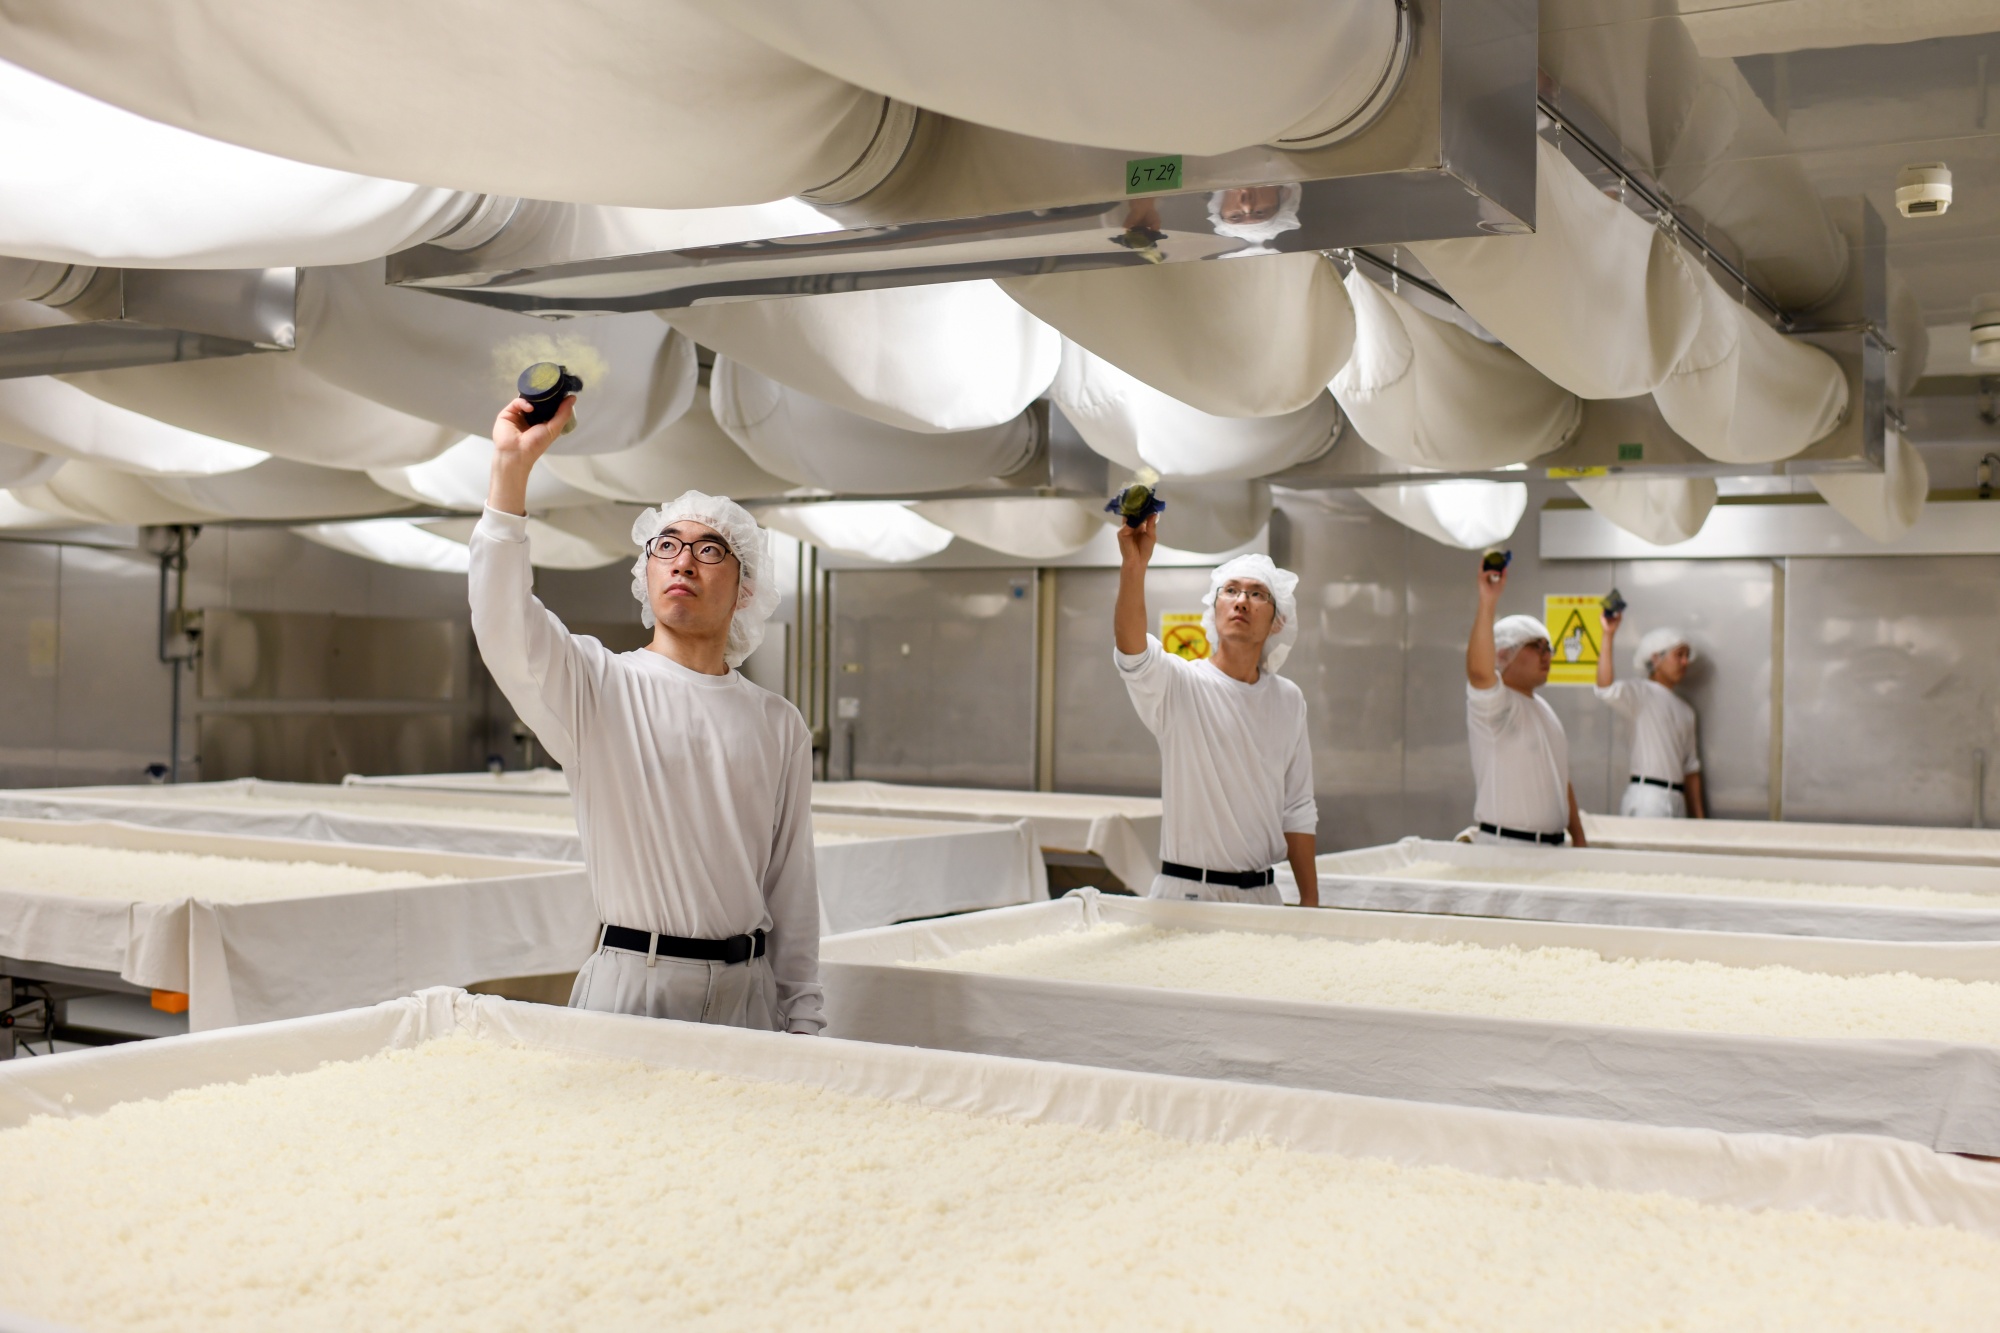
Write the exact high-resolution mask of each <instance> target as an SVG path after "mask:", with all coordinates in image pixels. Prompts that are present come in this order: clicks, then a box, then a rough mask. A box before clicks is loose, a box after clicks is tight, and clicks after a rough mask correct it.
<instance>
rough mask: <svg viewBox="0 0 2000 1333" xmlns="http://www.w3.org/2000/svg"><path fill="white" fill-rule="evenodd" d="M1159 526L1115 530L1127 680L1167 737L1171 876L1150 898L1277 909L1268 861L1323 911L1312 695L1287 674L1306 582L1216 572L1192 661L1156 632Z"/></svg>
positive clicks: (1164, 770) (1164, 875)
mask: <svg viewBox="0 0 2000 1333" xmlns="http://www.w3.org/2000/svg"><path fill="white" fill-rule="evenodd" d="M1158 526H1159V516H1158V515H1157V514H1154V515H1150V516H1148V518H1147V519H1146V521H1145V523H1144V524H1142V525H1141V526H1139V527H1136V528H1134V527H1126V526H1121V527H1120V528H1119V529H1118V553H1119V557H1120V565H1119V571H1118V604H1117V607H1116V608H1115V610H1114V612H1113V622H1112V628H1113V638H1114V640H1115V642H1116V651H1115V653H1114V654H1113V656H1114V658H1115V660H1116V662H1117V664H1118V673H1119V675H1120V676H1121V677H1122V678H1123V679H1124V681H1125V690H1126V693H1128V694H1129V695H1131V696H1132V706H1133V707H1134V708H1136V709H1137V710H1138V712H1139V720H1140V721H1142V722H1144V723H1145V724H1146V729H1147V730H1149V731H1151V732H1152V733H1153V735H1154V736H1156V737H1158V738H1159V742H1160V795H1161V798H1162V801H1161V803H1162V805H1163V807H1164V811H1163V814H1164V818H1163V819H1162V821H1161V824H1160V869H1161V873H1160V874H1159V875H1157V876H1155V877H1154V879H1153V883H1152V886H1151V889H1150V890H1149V896H1151V897H1154V898H1184V899H1195V900H1200V901H1208V902H1234V903H1271V904H1275V903H1278V902H1281V901H1282V899H1281V898H1280V896H1279V891H1278V887H1277V882H1276V881H1277V877H1276V874H1275V873H1274V872H1273V870H1272V867H1273V866H1274V865H1275V864H1276V863H1277V862H1278V861H1280V860H1284V861H1288V862H1290V864H1291V868H1292V877H1293V878H1294V879H1295V880H1296V881H1297V883H1298V887H1299V901H1300V903H1301V904H1302V905H1304V906H1306V907H1317V906H1319V877H1318V875H1317V873H1316V871H1315V868H1314V866H1313V838H1314V834H1315V833H1316V832H1317V830H1318V828H1319V807H1318V805H1317V804H1316V803H1315V802H1314V800H1313V777H1312V746H1311V743H1310V742H1309V741H1308V739H1307V737H1306V697H1305V695H1304V693H1302V692H1301V691H1300V689H1299V687H1298V686H1297V685H1294V684H1293V683H1292V682H1291V681H1289V680H1286V679H1285V678H1284V677H1283V676H1280V675H1278V674H1277V673H1278V668H1279V667H1280V666H1282V665H1283V664H1284V661H1285V656H1286V654H1288V653H1289V652H1290V651H1291V648H1292V643H1293V642H1294V641H1295V640H1296V639H1297V638H1298V606H1297V603H1296V601H1295V600H1294V597H1293V594H1294V592H1295V591H1296V589H1297V587H1298V582H1299V576H1298V575H1296V574H1294V573H1291V572H1290V571H1289V570H1283V569H1279V568H1278V567H1277V566H1276V565H1274V564H1272V563H1271V560H1270V558H1269V557H1268V556H1261V555H1243V556H1238V557H1236V559H1234V560H1230V561H1226V562H1225V563H1223V564H1222V565H1220V566H1218V567H1217V568H1216V569H1215V570H1214V572H1213V573H1211V574H1210V576H1209V583H1208V595H1207V596H1205V597H1203V598H1202V618H1201V624H1202V629H1203V630H1204V631H1205V632H1206V633H1207V635H1208V656H1207V657H1206V658H1205V659H1203V660H1201V661H1198V662H1190V661H1188V660H1186V659H1185V658H1181V657H1177V656H1175V655H1174V654H1172V653H1170V652H1168V651H1167V650H1166V649H1165V648H1163V647H1161V646H1160V641H1159V639H1158V638H1156V637H1155V636H1154V635H1152V634H1150V633H1148V632H1147V628H1146V626H1147V620H1146V565H1147V563H1148V562H1149V561H1151V560H1152V558H1153V548H1154V546H1155V545H1156V544H1157V542H1158ZM1134 887H1137V886H1134Z"/></svg>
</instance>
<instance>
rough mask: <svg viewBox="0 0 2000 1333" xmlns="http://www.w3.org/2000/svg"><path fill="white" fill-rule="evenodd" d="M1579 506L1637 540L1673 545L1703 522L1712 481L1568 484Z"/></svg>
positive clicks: (1627, 480)
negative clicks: (1580, 503) (1577, 498)
mask: <svg viewBox="0 0 2000 1333" xmlns="http://www.w3.org/2000/svg"><path fill="white" fill-rule="evenodd" d="M1569 488H1570V489H1571V490H1573V491H1575V492H1576V493H1577V495H1578V496H1580V497H1582V499H1583V502H1584V503H1585V504H1587V505H1589V506H1590V507H1591V508H1592V509H1595V510H1596V511H1597V512H1598V513H1600V514H1602V515H1604V517H1606V518H1608V519H1610V520H1611V521H1612V522H1613V523H1616V524H1617V525H1618V526H1619V527H1621V528H1623V529H1625V531H1627V532H1629V533H1631V534H1632V535H1633V536H1635V537H1637V538H1638V539H1639V540H1641V541H1647V542H1651V543H1652V544H1653V545H1655V546H1674V545H1678V544H1679V543H1681V542H1684V541H1687V540H1688V539H1689V538H1690V537H1693V536H1694V535H1695V534H1696V533H1698V532H1700V531H1701V526H1702V524H1704V523H1706V522H1708V511H1709V510H1711V509H1713V508H1714V507H1715V494H1716V492H1715V479H1714V478H1713V477H1601V478H1591V479H1589V480H1586V481H1572V482H1571V483H1570V484H1569Z"/></svg>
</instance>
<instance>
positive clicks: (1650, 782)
mask: <svg viewBox="0 0 2000 1333" xmlns="http://www.w3.org/2000/svg"><path fill="white" fill-rule="evenodd" d="M1632 781H1634V782H1643V783H1645V784H1646V785H1647V786H1648V787H1665V788H1666V789H1667V790H1668V791H1685V790H1687V789H1686V788H1685V787H1683V786H1681V784H1680V783H1678V782H1663V781H1661V780H1660V779H1659V778H1642V777H1640V776H1639V775H1638V774H1637V773H1634V774H1633V775H1632Z"/></svg>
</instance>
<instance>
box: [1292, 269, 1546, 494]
mask: <svg viewBox="0 0 2000 1333" xmlns="http://www.w3.org/2000/svg"><path fill="white" fill-rule="evenodd" d="M1347 294H1348V296H1349V298H1350V299H1351V300H1352V301H1353V304H1354V329H1355V336H1354V355H1353V356H1352V357H1351V358H1350V359H1349V360H1348V362H1347V364H1346V365H1345V366H1344V367H1342V368H1341V371H1340V373H1339V374H1338V375H1335V376H1334V377H1333V384H1332V386H1331V387H1332V389H1333V396H1334V397H1335V398H1336V399H1338V400H1339V401H1340V407H1341V410H1342V411H1343V412H1345V413H1346V414H1347V419H1348V420H1349V421H1350V422H1352V423H1353V425H1354V428H1355V429H1356V430H1357V431H1359V432H1360V433H1361V437H1362V438H1363V439H1365V440H1367V441H1368V443H1369V444H1371V445H1373V446H1374V447H1375V448H1376V449H1377V450H1379V451H1380V452H1382V453H1384V454H1387V455H1388V456H1389V457H1390V458H1393V459H1395V460H1397V461H1398V462H1401V463H1408V464H1410V465H1412V466H1415V467H1427V468H1435V469H1437V470H1439V471H1468V472H1470V471H1477V470H1481V469H1485V468H1494V467H1504V466H1506V465H1507V464H1509V463H1524V462H1526V461H1527V460H1528V459H1530V458H1537V457H1540V456H1541V455H1542V454H1545V453H1547V452H1549V451H1550V450H1551V449H1554V448H1556V447H1557V446H1558V445H1560V444H1561V443H1562V442H1563V441H1564V440H1566V439H1568V438H1569V435H1570V433H1571V432H1572V431H1574V430H1575V429H1576V427H1577V423H1578V422H1580V421H1581V420H1582V419H1583V404H1582V403H1581V402H1580V401H1578V399H1577V397H1576V395H1574V394H1572V393H1570V392H1568V391H1567V390H1565V389H1563V388H1561V387H1560V386H1558V385H1556V384H1555V383H1553V382H1551V381H1550V380H1549V379H1548V378H1547V377H1546V376H1544V375H1543V374H1542V373H1541V372H1540V371H1538V370H1536V369H1535V368H1534V367H1533V366H1531V365H1529V364H1528V363H1527V362H1525V361H1523V360H1522V359H1521V358H1520V357H1518V356H1516V355H1514V354H1513V353H1512V352H1510V351H1508V350H1507V349H1506V348H1504V347H1496V346H1494V345H1493V344H1491V343H1487V342H1481V341H1480V340H1479V339H1478V338H1475V337H1473V336H1472V335H1471V334H1470V333H1467V332H1466V331H1465V330H1464V329H1462V328H1460V327H1459V326H1458V325H1456V324H1452V323H1449V322H1448V321H1445V320H1442V319H1437V318H1434V317H1433V316H1430V315H1427V314H1425V313H1424V312H1423V311H1421V310H1418V309H1417V308H1416V307H1415V306H1412V305H1411V304H1410V303H1409V302H1407V301H1405V300H1403V299H1402V298H1401V297H1399V296H1397V295H1395V294H1393V293H1391V292H1388V291H1385V290H1383V288H1382V287H1380V286H1379V285H1377V284H1376V283H1374V282H1371V281H1369V279H1368V278H1366V277H1364V276H1363V275H1362V273H1361V272H1360V270H1359V269H1356V270H1354V271H1352V272H1350V273H1349V274H1348V275H1347Z"/></svg>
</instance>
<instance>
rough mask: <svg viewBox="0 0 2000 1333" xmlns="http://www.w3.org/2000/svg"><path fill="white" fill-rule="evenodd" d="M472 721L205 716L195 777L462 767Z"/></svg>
mask: <svg viewBox="0 0 2000 1333" xmlns="http://www.w3.org/2000/svg"><path fill="white" fill-rule="evenodd" d="M473 727H474V719H472V718H470V717H468V716H465V715H461V714H456V713H442V712H439V713H402V714H386V715H383V714H374V715H371V714H365V713H363V714H345V713H203V714H202V715H201V728H200V738H201V772H202V777H203V778H204V779H208V780H216V779H222V778H236V777H260V778H269V779H272V780H274V781H281V782H338V781H340V780H341V779H342V778H343V777H345V776H346V775H347V774H349V773H435V772H442V771H448V770H450V769H452V768H453V767H455V766H459V765H461V764H462V763H463V756H464V755H465V753H466V752H467V751H468V750H469V749H470V748H471V738H472V733H473Z"/></svg>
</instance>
